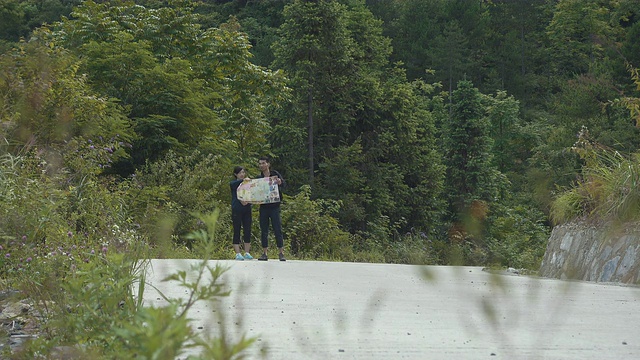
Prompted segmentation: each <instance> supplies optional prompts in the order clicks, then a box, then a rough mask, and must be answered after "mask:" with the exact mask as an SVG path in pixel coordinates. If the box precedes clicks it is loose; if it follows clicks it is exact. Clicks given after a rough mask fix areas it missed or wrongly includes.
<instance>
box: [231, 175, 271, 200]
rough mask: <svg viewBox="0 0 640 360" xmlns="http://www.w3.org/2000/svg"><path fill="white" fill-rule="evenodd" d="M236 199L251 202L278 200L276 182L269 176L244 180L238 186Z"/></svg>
mask: <svg viewBox="0 0 640 360" xmlns="http://www.w3.org/2000/svg"><path fill="white" fill-rule="evenodd" d="M237 194H238V200H240V201H246V202H248V203H251V204H271V203H276V202H280V192H279V190H278V184H277V183H276V182H274V181H273V180H272V179H271V178H268V177H267V178H258V179H249V180H244V181H243V182H242V184H240V186H238V192H237Z"/></svg>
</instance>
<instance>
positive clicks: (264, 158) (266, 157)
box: [258, 156, 271, 163]
mask: <svg viewBox="0 0 640 360" xmlns="http://www.w3.org/2000/svg"><path fill="white" fill-rule="evenodd" d="M260 160H264V161H266V162H268V163H270V162H271V161H270V160H269V157H268V156H260V158H259V159H258V161H260Z"/></svg>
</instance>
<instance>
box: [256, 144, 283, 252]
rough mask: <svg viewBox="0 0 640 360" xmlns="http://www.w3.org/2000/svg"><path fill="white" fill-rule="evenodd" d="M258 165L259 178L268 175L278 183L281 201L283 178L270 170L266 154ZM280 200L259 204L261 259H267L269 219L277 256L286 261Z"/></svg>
mask: <svg viewBox="0 0 640 360" xmlns="http://www.w3.org/2000/svg"><path fill="white" fill-rule="evenodd" d="M258 167H259V168H260V175H259V176H258V177H259V178H264V177H270V178H272V179H273V181H275V183H276V184H278V191H279V193H280V202H282V188H283V187H284V186H285V183H284V179H283V178H282V175H280V173H279V172H277V171H275V170H271V163H270V161H269V158H268V157H266V156H263V157H261V158H260V159H259V160H258ZM280 202H275V203H270V204H261V205H260V240H261V242H262V256H260V257H259V258H258V260H261V261H267V260H268V259H269V258H268V257H267V249H268V247H269V240H268V237H269V221H271V226H272V227H273V232H274V235H275V237H276V245H278V257H279V258H280V261H286V260H287V259H285V257H284V240H283V236H282V219H281V217H280Z"/></svg>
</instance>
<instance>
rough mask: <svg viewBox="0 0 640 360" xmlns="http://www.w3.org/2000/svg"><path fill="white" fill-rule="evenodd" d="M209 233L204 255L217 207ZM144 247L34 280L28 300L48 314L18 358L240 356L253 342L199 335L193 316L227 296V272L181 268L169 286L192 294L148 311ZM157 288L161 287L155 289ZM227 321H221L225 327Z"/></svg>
mask: <svg viewBox="0 0 640 360" xmlns="http://www.w3.org/2000/svg"><path fill="white" fill-rule="evenodd" d="M198 217H199V218H200V220H201V221H202V222H203V223H204V224H205V225H206V227H207V229H208V231H204V230H201V231H196V232H193V233H192V234H191V236H192V237H193V238H194V240H196V241H197V242H198V243H200V244H202V246H203V248H204V252H203V253H204V254H209V253H211V252H212V249H211V247H214V246H215V243H214V241H213V237H212V236H211V235H210V230H209V229H213V228H215V226H216V222H217V219H218V210H215V211H214V212H213V213H212V214H208V215H198ZM146 254H147V249H146V248H145V247H142V246H140V247H131V248H129V249H128V251H127V252H125V253H113V254H111V253H107V252H106V251H105V252H101V253H98V254H93V255H92V257H91V259H90V260H89V261H88V262H84V263H81V264H80V265H79V266H78V267H77V268H72V269H71V271H69V272H68V273H67V274H66V275H63V276H51V277H49V278H47V279H46V281H45V282H43V283H36V282H29V279H28V278H25V279H24V281H25V284H27V287H30V288H31V291H30V293H29V295H30V296H31V298H32V299H33V300H34V301H35V302H36V304H37V307H38V309H40V311H41V314H42V320H43V325H42V327H41V328H42V330H43V332H42V334H41V336H40V337H39V338H37V339H35V340H33V341H31V342H28V343H26V344H25V346H24V347H23V348H22V349H21V350H20V351H19V352H18V353H15V354H12V355H11V358H12V359H46V358H52V357H53V358H56V357H66V358H77V359H88V358H91V359H175V358H176V357H177V356H180V355H181V354H183V353H184V352H185V350H187V349H190V348H197V349H198V350H200V351H199V352H200V355H197V356H195V355H192V356H189V359H234V358H240V357H241V353H242V351H243V350H245V349H246V348H248V347H249V346H250V345H251V344H252V343H253V341H254V339H247V338H245V337H244V336H243V337H242V338H241V339H240V340H239V341H238V342H237V343H231V341H230V340H229V339H228V338H227V337H226V332H225V330H224V329H223V328H222V329H220V331H219V333H218V334H216V337H213V338H212V337H210V335H204V334H200V333H197V332H195V331H194V329H193V328H192V326H191V320H190V319H189V318H188V317H187V313H188V311H189V309H191V308H192V307H193V305H194V304H195V303H196V302H199V301H214V300H215V299H216V298H218V297H221V296H228V295H229V292H227V291H225V290H224V289H223V284H222V283H221V282H220V277H221V275H222V274H223V273H224V272H225V271H226V269H224V268H222V267H221V266H219V265H216V266H211V265H210V263H209V261H208V260H209V258H205V259H203V260H201V261H199V262H198V263H197V264H194V265H193V266H192V267H191V268H190V270H189V271H177V272H176V273H174V274H171V275H169V276H168V277H166V278H165V279H164V280H163V281H175V282H177V285H178V286H180V287H182V288H185V289H186V290H187V297H186V299H184V298H179V299H172V298H168V297H167V296H165V295H164V294H162V293H160V296H162V297H163V298H164V299H165V300H166V301H167V302H168V303H169V305H167V306H165V307H155V306H144V304H143V298H144V293H145V291H146V290H147V286H149V284H147V283H146V281H145V280H146V275H145V274H146V271H147V269H148V266H149V260H148V259H147V257H146ZM156 290H157V289H156ZM221 323H222V322H221Z"/></svg>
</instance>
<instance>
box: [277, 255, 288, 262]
mask: <svg viewBox="0 0 640 360" xmlns="http://www.w3.org/2000/svg"><path fill="white" fill-rule="evenodd" d="M278 257H279V258H280V261H287V259H285V258H284V254H283V253H280V255H278Z"/></svg>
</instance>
